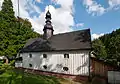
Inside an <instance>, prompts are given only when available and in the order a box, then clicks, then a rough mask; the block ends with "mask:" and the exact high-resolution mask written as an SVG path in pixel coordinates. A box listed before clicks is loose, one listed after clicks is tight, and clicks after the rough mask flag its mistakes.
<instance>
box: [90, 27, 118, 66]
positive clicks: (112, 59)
mask: <svg viewBox="0 0 120 84" xmlns="http://www.w3.org/2000/svg"><path fill="white" fill-rule="evenodd" d="M92 47H93V51H94V52H95V53H96V57H97V58H99V59H101V58H102V59H104V60H106V61H107V62H109V63H112V64H115V65H117V64H118V63H119V62H120V29H117V30H116V31H113V32H112V33H109V34H105V35H104V36H102V37H100V38H98V39H95V40H93V42H92Z"/></svg>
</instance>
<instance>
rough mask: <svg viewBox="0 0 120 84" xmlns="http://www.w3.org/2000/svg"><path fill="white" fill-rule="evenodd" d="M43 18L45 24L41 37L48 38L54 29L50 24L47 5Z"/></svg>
mask: <svg viewBox="0 0 120 84" xmlns="http://www.w3.org/2000/svg"><path fill="white" fill-rule="evenodd" d="M45 19H46V21H45V23H46V24H45V26H44V29H43V31H44V35H43V37H44V39H48V38H50V37H51V36H52V35H53V31H54V30H53V26H52V24H51V23H52V22H51V19H52V18H51V13H50V11H49V6H48V11H47V13H46V17H45Z"/></svg>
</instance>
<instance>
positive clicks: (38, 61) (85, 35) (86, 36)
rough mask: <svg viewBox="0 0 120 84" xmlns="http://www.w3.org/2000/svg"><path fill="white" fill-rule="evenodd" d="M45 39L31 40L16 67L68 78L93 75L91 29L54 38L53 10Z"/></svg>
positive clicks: (58, 35)
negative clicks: (91, 69)
mask: <svg viewBox="0 0 120 84" xmlns="http://www.w3.org/2000/svg"><path fill="white" fill-rule="evenodd" d="M45 19H46V21H45V23H46V24H45V26H44V28H43V31H44V34H43V37H42V38H33V39H30V40H29V41H28V42H27V43H26V44H25V46H24V48H23V49H21V51H20V53H19V56H20V57H21V58H22V61H21V62H20V61H16V63H15V67H21V68H24V69H28V70H35V71H39V72H43V73H46V74H47V73H51V75H52V74H64V75H72V76H76V75H81V76H89V75H90V52H91V35H90V29H84V30H78V31H73V32H67V33H61V34H55V35H54V29H55V28H53V26H52V22H51V14H50V12H49V10H48V11H47V13H46V17H45Z"/></svg>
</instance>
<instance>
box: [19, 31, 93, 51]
mask: <svg viewBox="0 0 120 84" xmlns="http://www.w3.org/2000/svg"><path fill="white" fill-rule="evenodd" d="M82 49H83V50H85V49H91V35H90V29H85V30H79V31H74V32H68V33H62V34H56V35H53V36H52V37H51V38H49V39H48V40H44V39H42V38H34V39H30V40H29V41H28V42H27V43H26V45H25V46H24V48H23V49H22V50H21V52H38V51H39V52H42V51H57V50H58V51H59V50H60V51H61V50H82Z"/></svg>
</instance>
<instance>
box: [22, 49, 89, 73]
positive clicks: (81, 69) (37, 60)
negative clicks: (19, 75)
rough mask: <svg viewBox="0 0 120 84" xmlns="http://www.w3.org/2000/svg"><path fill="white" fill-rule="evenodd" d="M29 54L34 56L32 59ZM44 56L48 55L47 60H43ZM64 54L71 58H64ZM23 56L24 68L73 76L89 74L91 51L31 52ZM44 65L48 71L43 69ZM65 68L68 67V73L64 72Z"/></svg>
mask: <svg viewBox="0 0 120 84" xmlns="http://www.w3.org/2000/svg"><path fill="white" fill-rule="evenodd" d="M29 54H32V57H30V56H29ZM43 54H46V55H47V58H43ZM64 54H69V58H64ZM21 56H22V57H23V65H22V66H23V67H24V68H30V69H37V70H43V71H50V72H57V73H65V74H72V75H88V74H89V73H88V72H89V51H78V52H77V51H69V52H36V53H32V52H30V53H23V54H21ZM30 64H31V65H32V66H30ZM44 65H46V66H47V69H45V68H44V67H43V66H44ZM63 67H68V71H64V70H63Z"/></svg>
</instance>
